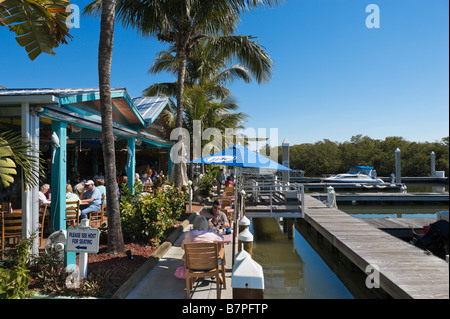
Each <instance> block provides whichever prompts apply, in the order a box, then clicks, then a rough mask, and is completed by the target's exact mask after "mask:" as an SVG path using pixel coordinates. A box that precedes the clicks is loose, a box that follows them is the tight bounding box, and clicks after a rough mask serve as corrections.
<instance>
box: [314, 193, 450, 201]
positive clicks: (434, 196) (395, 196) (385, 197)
mask: <svg viewBox="0 0 450 319" xmlns="http://www.w3.org/2000/svg"><path fill="white" fill-rule="evenodd" d="M310 195H311V196H312V197H314V198H317V199H319V200H322V201H324V200H326V199H327V194H323V193H310ZM448 199H449V196H448V193H345V194H344V193H336V201H337V202H338V203H339V202H364V203H365V202H377V203H382V202H389V203H393V202H394V203H410V202H416V203H448V202H449V200H448Z"/></svg>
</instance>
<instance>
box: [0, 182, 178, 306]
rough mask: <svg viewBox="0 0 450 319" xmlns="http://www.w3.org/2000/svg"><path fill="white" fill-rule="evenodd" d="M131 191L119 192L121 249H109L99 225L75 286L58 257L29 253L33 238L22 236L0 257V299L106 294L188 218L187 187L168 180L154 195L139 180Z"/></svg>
mask: <svg viewBox="0 0 450 319" xmlns="http://www.w3.org/2000/svg"><path fill="white" fill-rule="evenodd" d="M134 190H135V192H134V194H132V193H131V192H130V191H129V190H128V189H126V188H125V189H124V190H123V193H122V196H121V203H120V208H121V215H122V216H121V222H122V227H123V229H124V231H123V233H124V241H125V253H122V254H111V253H109V252H108V250H107V245H106V242H107V241H106V236H107V231H108V229H107V227H105V225H103V227H101V236H100V238H101V239H100V240H101V242H100V247H99V252H98V253H97V254H89V255H88V275H87V278H86V280H83V281H81V282H79V285H78V286H75V285H74V280H73V279H71V277H70V274H69V273H67V272H66V270H65V267H64V263H63V262H62V260H59V259H58V258H56V257H55V256H49V255H47V254H45V253H42V254H40V255H39V256H37V257H33V256H30V253H29V251H30V247H31V245H32V239H31V238H24V239H22V240H21V241H20V242H19V243H18V244H17V245H16V246H14V248H13V249H11V250H10V251H9V254H8V255H7V257H6V258H5V259H6V260H8V262H3V263H2V262H0V299H9V298H11V299H17V298H22V299H23V298H29V297H31V296H32V295H35V296H36V295H49V296H74V297H99V298H110V297H111V296H112V295H113V294H114V293H115V291H117V289H118V288H120V286H122V285H123V284H124V283H125V282H126V281H127V280H128V278H130V277H131V276H132V275H133V274H134V273H135V272H136V271H137V270H138V269H139V268H140V267H141V266H142V265H143V264H144V263H145V262H146V261H147V259H148V258H149V257H150V256H151V255H152V254H153V252H155V251H156V250H157V249H158V247H159V246H160V244H161V243H162V242H163V241H164V240H165V239H166V238H167V237H168V235H170V233H171V232H172V231H174V230H175V229H176V228H177V227H178V226H179V225H180V224H181V223H182V221H183V220H184V219H186V218H187V215H185V212H184V210H185V207H186V206H185V205H186V204H185V200H186V199H187V193H186V190H185V189H179V188H176V187H174V186H173V185H172V184H169V183H167V184H165V185H163V186H161V187H160V188H158V189H156V191H155V194H149V193H145V192H143V191H142V186H141V185H136V187H135V189H134ZM33 236H36V235H33ZM77 260H78V256H77Z"/></svg>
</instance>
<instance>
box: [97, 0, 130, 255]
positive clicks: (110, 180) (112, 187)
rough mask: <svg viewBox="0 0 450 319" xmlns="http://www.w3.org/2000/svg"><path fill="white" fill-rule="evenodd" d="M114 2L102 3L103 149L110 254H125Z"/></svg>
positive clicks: (101, 92)
mask: <svg viewBox="0 0 450 319" xmlns="http://www.w3.org/2000/svg"><path fill="white" fill-rule="evenodd" d="M115 3H116V1H115V0H103V6H102V14H101V23H100V42H99V48H98V75H99V83H100V105H101V114H102V149H103V159H104V164H105V185H106V197H107V198H108V206H107V213H108V251H109V252H110V253H113V254H119V253H122V252H124V251H125V245H124V241H123V235H122V226H121V223H120V211H119V198H118V194H117V181H116V155H115V149H114V134H113V124H112V123H113V121H112V98H111V85H110V76H111V60H112V50H113V43H114V20H115Z"/></svg>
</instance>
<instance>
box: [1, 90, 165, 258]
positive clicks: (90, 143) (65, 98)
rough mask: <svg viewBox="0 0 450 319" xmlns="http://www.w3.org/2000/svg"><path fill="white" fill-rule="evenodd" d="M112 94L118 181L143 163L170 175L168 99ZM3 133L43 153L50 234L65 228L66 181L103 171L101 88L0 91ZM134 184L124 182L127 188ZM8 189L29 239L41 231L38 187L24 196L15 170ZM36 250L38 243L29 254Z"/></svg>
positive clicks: (123, 93)
mask: <svg viewBox="0 0 450 319" xmlns="http://www.w3.org/2000/svg"><path fill="white" fill-rule="evenodd" d="M111 95H112V101H113V105H112V109H113V130H114V139H115V150H116V167H117V172H118V175H119V176H118V178H120V177H121V176H123V175H127V176H135V173H136V172H137V171H136V168H137V167H144V166H147V165H150V167H152V168H153V169H154V170H157V171H158V172H160V171H163V172H164V173H166V174H170V172H171V168H172V163H171V161H170V156H169V154H170V149H171V147H172V145H173V142H171V141H170V140H168V139H167V138H165V136H167V134H164V131H167V130H168V128H167V127H164V126H165V123H164V121H163V120H162V119H161V116H160V115H161V112H162V111H163V110H164V109H165V108H167V107H168V105H169V99H168V98H164V97H138V98H131V97H130V96H129V95H128V93H127V91H126V89H125V88H113V89H111ZM6 131H15V132H21V134H22V136H23V137H24V138H25V139H26V140H27V141H30V142H31V143H32V144H33V145H34V146H35V147H36V148H37V149H39V150H40V151H41V153H42V156H43V158H44V160H45V163H46V164H45V165H46V167H45V168H46V177H45V178H46V181H47V183H48V184H50V187H51V202H52V204H51V220H52V223H51V226H52V227H51V231H52V232H53V231H56V230H60V229H65V228H66V223H65V205H66V197H65V195H66V183H67V182H68V181H70V179H71V178H72V174H73V172H74V171H78V172H79V175H80V177H81V179H92V178H93V176H95V175H96V174H98V173H104V170H103V153H102V149H101V131H102V125H101V112H100V93H99V90H98V89H95V88H93V89H92V88H91V89H76V88H70V89H6V88H3V87H0V132H6ZM32 155H35V156H38V154H37V153H35V154H32ZM133 184H134V178H128V187H132V186H133ZM11 191H12V196H11V201H12V207H13V209H16V210H17V209H21V210H22V236H23V237H29V236H30V234H31V233H33V232H35V231H36V229H38V227H39V220H38V219H39V211H38V210H39V200H38V192H39V187H38V186H36V187H32V188H31V189H30V190H29V191H27V192H25V191H24V189H23V185H22V183H21V173H20V172H18V175H16V176H15V182H14V185H12V190H11ZM38 249H39V242H38V239H36V242H35V243H34V245H33V253H35V254H36V253H37V252H38ZM73 258H74V257H73Z"/></svg>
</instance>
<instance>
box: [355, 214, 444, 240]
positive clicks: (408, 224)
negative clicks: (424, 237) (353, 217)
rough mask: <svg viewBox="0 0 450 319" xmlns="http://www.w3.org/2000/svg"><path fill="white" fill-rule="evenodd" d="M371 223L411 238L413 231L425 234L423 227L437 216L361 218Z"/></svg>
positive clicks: (381, 228)
mask: <svg viewBox="0 0 450 319" xmlns="http://www.w3.org/2000/svg"><path fill="white" fill-rule="evenodd" d="M361 220H363V221H365V222H366V223H368V224H369V225H371V226H373V227H376V228H378V229H380V230H382V231H384V232H386V233H388V234H390V235H392V236H395V237H398V238H411V237H412V235H413V231H414V232H415V233H417V234H423V227H424V226H429V225H430V224H432V223H434V222H435V221H436V218H426V217H425V218H416V217H412V218H390V217H388V218H361Z"/></svg>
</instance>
